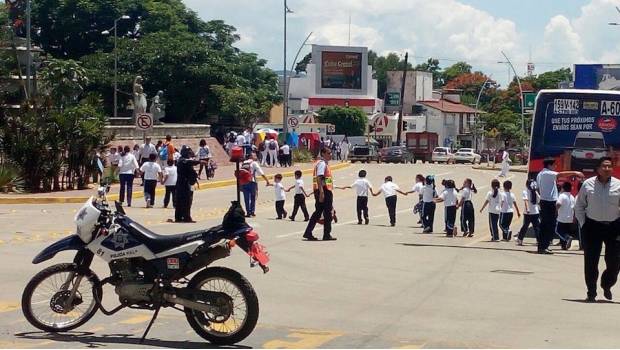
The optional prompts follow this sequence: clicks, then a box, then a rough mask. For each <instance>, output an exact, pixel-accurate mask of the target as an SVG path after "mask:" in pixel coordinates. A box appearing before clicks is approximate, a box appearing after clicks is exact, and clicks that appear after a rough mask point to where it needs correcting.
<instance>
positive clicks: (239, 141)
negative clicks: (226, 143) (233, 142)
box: [237, 135, 245, 146]
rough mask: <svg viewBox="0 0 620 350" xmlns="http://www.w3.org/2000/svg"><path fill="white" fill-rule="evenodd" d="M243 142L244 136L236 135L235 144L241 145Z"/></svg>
mask: <svg viewBox="0 0 620 350" xmlns="http://www.w3.org/2000/svg"><path fill="white" fill-rule="evenodd" d="M244 144H245V137H244V136H243V135H237V146H243V145H244Z"/></svg>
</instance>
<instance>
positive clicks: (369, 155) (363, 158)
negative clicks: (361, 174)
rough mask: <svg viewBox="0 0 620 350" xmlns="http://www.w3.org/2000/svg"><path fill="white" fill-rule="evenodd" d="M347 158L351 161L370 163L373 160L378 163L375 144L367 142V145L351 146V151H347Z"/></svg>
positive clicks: (377, 152)
mask: <svg viewBox="0 0 620 350" xmlns="http://www.w3.org/2000/svg"><path fill="white" fill-rule="evenodd" d="M349 160H350V161H351V163H355V162H358V161H359V162H362V163H370V162H372V161H375V162H377V163H379V151H378V148H377V145H375V144H372V143H371V144H367V145H355V146H353V147H352V148H351V153H349Z"/></svg>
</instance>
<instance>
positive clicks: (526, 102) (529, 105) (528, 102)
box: [523, 92, 536, 112]
mask: <svg viewBox="0 0 620 350" xmlns="http://www.w3.org/2000/svg"><path fill="white" fill-rule="evenodd" d="M535 105H536V93H535V92H524V93H523V109H524V110H526V111H528V112H531V111H533V110H534V106H535Z"/></svg>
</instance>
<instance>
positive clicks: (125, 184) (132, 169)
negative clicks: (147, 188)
mask: <svg viewBox="0 0 620 350" xmlns="http://www.w3.org/2000/svg"><path fill="white" fill-rule="evenodd" d="M139 168H140V167H139V166H138V161H137V160H136V157H135V156H134V155H133V153H131V148H129V146H125V148H123V154H122V155H121V158H120V161H119V163H118V177H119V180H120V182H121V188H120V192H119V200H120V201H121V204H123V202H125V190H127V206H128V207H131V197H132V194H133V179H134V176H135V174H136V170H138V169H139Z"/></svg>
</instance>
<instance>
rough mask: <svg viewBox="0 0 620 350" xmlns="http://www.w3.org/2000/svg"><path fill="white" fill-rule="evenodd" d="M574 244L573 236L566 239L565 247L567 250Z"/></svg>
mask: <svg viewBox="0 0 620 350" xmlns="http://www.w3.org/2000/svg"><path fill="white" fill-rule="evenodd" d="M572 245H573V239H572V238H569V239H568V240H567V241H566V245H565V247H566V249H565V250H570V247H571V246H572Z"/></svg>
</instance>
